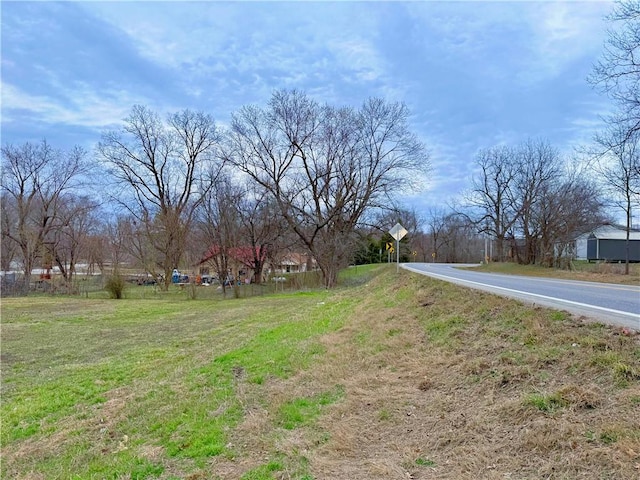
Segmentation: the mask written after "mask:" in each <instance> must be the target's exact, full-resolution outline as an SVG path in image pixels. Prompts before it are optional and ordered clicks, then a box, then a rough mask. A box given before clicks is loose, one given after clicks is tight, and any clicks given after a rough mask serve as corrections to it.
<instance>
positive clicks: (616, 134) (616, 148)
mask: <svg viewBox="0 0 640 480" xmlns="http://www.w3.org/2000/svg"><path fill="white" fill-rule="evenodd" d="M639 140H640V131H639V130H632V129H631V128H630V127H628V126H626V124H625V123H622V122H615V123H610V124H609V128H608V129H607V130H606V131H604V132H601V133H600V134H598V135H596V137H595V141H596V143H597V145H598V146H599V148H596V159H597V172H598V174H599V176H600V178H601V180H602V182H603V183H604V187H605V189H606V191H607V192H608V194H609V198H610V200H611V203H612V204H613V206H614V207H616V208H618V209H619V210H621V211H622V212H623V213H624V216H625V230H626V242H625V243H626V246H625V274H627V275H628V274H629V248H630V241H629V235H630V232H631V229H632V226H633V225H632V223H633V210H634V209H635V208H636V207H638V206H640V145H639Z"/></svg>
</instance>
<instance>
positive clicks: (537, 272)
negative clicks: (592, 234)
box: [473, 261, 640, 285]
mask: <svg viewBox="0 0 640 480" xmlns="http://www.w3.org/2000/svg"><path fill="white" fill-rule="evenodd" d="M473 268H476V269H477V270H478V271H482V272H494V273H504V274H508V275H527V276H535V277H553V278H561V279H566V280H582V281H587V282H604V283H620V284H625V285H640V263H632V264H630V265H629V275H624V264H620V263H589V262H586V261H575V262H572V270H560V269H556V268H547V267H540V266H538V265H518V264H517V263H511V262H492V263H487V264H483V265H479V266H478V267H473Z"/></svg>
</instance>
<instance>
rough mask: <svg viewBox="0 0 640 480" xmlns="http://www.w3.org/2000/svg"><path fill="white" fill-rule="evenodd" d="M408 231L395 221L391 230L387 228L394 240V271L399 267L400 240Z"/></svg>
mask: <svg viewBox="0 0 640 480" xmlns="http://www.w3.org/2000/svg"><path fill="white" fill-rule="evenodd" d="M407 233H409V232H407V230H406V229H405V228H404V227H403V226H402V225H400V224H399V223H396V224H395V225H394V226H393V227H392V228H391V230H389V235H391V236H392V237H393V238H394V239H395V241H396V273H397V272H398V270H399V269H400V240H401V239H402V238H403V237H404V236H405V235H406V234H407Z"/></svg>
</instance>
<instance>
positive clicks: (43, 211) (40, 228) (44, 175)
mask: <svg viewBox="0 0 640 480" xmlns="http://www.w3.org/2000/svg"><path fill="white" fill-rule="evenodd" d="M86 171H87V163H86V153H85V151H84V150H83V149H82V148H80V147H75V148H73V149H72V150H70V151H68V152H62V151H59V150H55V149H54V148H52V147H51V146H50V145H49V144H48V143H47V142H46V140H43V141H42V142H41V143H39V144H32V143H29V142H27V143H25V144H23V145H21V146H18V147H15V146H13V145H6V146H4V147H3V148H2V190H3V193H4V195H3V197H4V200H5V202H4V203H3V206H2V207H3V209H4V208H7V209H13V211H12V212H11V214H10V216H9V217H7V218H10V219H11V220H12V221H11V222H10V223H8V224H7V225H3V227H5V230H3V242H4V241H11V242H15V244H16V245H17V247H18V249H19V251H20V260H21V262H22V266H23V271H24V282H25V287H28V285H29V281H30V277H31V272H32V271H33V269H34V268H35V266H36V262H37V260H38V259H39V258H41V257H42V256H43V255H44V253H45V252H44V250H45V242H47V241H49V239H48V237H49V235H50V234H51V231H52V228H53V226H54V224H55V221H56V219H57V218H58V216H59V214H60V207H61V205H62V204H63V198H64V195H65V193H66V192H68V191H71V190H72V189H73V188H74V187H76V186H77V185H76V184H75V183H74V182H76V181H77V180H78V179H80V178H81V176H82V175H83V174H84V173H86Z"/></svg>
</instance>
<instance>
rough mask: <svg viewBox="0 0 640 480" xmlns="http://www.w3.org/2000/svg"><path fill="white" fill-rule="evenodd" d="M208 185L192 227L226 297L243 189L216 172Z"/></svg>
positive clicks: (229, 178) (235, 244)
mask: <svg viewBox="0 0 640 480" xmlns="http://www.w3.org/2000/svg"><path fill="white" fill-rule="evenodd" d="M210 173H211V172H210ZM213 177H215V178H213ZM208 183H209V184H210V185H211V186H212V187H211V190H210V193H209V195H207V196H206V198H205V199H204V201H203V202H202V204H201V205H200V207H199V208H198V211H197V222H196V226H197V229H198V231H199V235H198V236H199V238H201V239H202V240H201V243H202V244H203V245H206V247H207V251H206V252H205V257H206V258H207V259H208V261H209V262H211V263H212V264H213V267H214V270H215V272H216V275H217V277H218V280H219V281H220V284H221V285H222V292H223V294H226V288H227V280H228V279H229V278H230V276H231V275H230V272H229V271H230V268H231V266H232V259H231V249H232V248H234V247H236V246H237V245H238V240H239V237H240V233H239V232H240V227H241V222H240V219H239V214H238V208H237V205H238V203H239V202H240V201H241V199H242V196H243V189H242V188H241V186H239V185H238V184H236V183H235V182H233V181H232V180H231V177H230V176H228V175H225V174H220V173H219V172H215V174H214V175H213V176H212V177H209V181H208Z"/></svg>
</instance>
